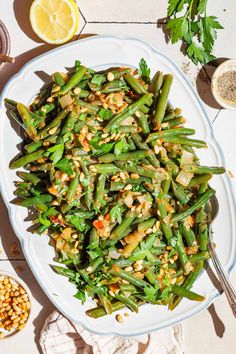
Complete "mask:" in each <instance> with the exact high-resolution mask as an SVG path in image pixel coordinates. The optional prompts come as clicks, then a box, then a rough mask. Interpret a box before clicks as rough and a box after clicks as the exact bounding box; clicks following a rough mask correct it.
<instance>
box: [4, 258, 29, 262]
mask: <svg viewBox="0 0 236 354" xmlns="http://www.w3.org/2000/svg"><path fill="white" fill-rule="evenodd" d="M8 261H9V262H12V261H17V262H20V261H25V262H26V259H25V258H6V259H0V262H8Z"/></svg>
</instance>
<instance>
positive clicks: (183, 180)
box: [176, 171, 194, 187]
mask: <svg viewBox="0 0 236 354" xmlns="http://www.w3.org/2000/svg"><path fill="white" fill-rule="evenodd" d="M193 176H194V174H193V173H189V172H184V171H180V173H179V174H178V176H177V177H176V182H178V183H179V184H182V186H184V187H187V186H188V185H189V182H190V181H191V179H192V178H193Z"/></svg>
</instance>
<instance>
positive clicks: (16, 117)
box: [9, 110, 28, 134]
mask: <svg viewBox="0 0 236 354" xmlns="http://www.w3.org/2000/svg"><path fill="white" fill-rule="evenodd" d="M9 113H10V116H11V117H12V118H13V119H14V121H15V122H16V123H17V124H19V126H20V127H21V128H22V129H24V131H25V132H26V133H27V130H26V127H25V125H24V123H23V122H22V119H21V117H20V115H19V114H18V112H17V111H15V110H10V112H9ZM27 134H28V133H27Z"/></svg>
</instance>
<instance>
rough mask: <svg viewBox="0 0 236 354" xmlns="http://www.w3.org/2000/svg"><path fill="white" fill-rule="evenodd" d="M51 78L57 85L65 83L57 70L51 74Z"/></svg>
mask: <svg viewBox="0 0 236 354" xmlns="http://www.w3.org/2000/svg"><path fill="white" fill-rule="evenodd" d="M52 79H53V81H54V82H55V84H56V85H58V86H64V85H65V80H64V79H63V77H62V76H61V74H60V73H59V72H56V73H54V74H53V75H52Z"/></svg>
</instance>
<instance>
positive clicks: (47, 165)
mask: <svg viewBox="0 0 236 354" xmlns="http://www.w3.org/2000/svg"><path fill="white" fill-rule="evenodd" d="M27 167H28V166H27ZM51 169H52V163H51V162H46V163H42V164H39V165H33V166H30V171H32V172H36V171H50V170H51Z"/></svg>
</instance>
